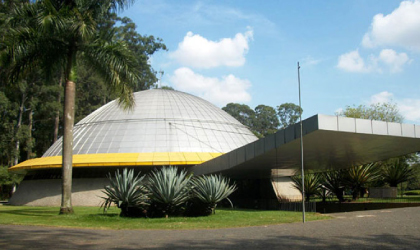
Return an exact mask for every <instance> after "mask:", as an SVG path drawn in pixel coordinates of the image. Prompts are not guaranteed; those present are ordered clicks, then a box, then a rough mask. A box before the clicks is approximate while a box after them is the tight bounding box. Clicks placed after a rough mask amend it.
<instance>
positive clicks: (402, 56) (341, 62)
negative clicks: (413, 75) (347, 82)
mask: <svg viewBox="0 0 420 250" xmlns="http://www.w3.org/2000/svg"><path fill="white" fill-rule="evenodd" d="M411 62H412V60H411V59H410V58H409V57H408V56H407V54H406V53H397V52H396V51H395V50H392V49H383V50H382V51H381V52H380V53H379V56H375V55H373V54H371V55H370V56H369V57H368V60H367V63H365V60H364V59H363V58H362V57H361V56H360V54H359V51H358V50H354V51H351V52H349V53H346V54H343V55H341V56H340V57H339V58H338V64H337V67H338V68H340V69H342V70H344V71H348V72H357V73H367V72H378V73H382V72H383V71H384V69H383V67H384V66H385V68H387V69H388V70H389V72H391V73H398V72H401V71H403V66H404V65H406V64H409V63H411Z"/></svg>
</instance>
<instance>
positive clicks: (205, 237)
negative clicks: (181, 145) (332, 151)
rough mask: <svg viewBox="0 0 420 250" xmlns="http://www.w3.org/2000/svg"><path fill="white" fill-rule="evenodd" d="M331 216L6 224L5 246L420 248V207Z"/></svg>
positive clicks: (2, 229) (1, 243) (1, 237)
mask: <svg viewBox="0 0 420 250" xmlns="http://www.w3.org/2000/svg"><path fill="white" fill-rule="evenodd" d="M332 216H334V217H335V218H334V219H332V220H327V221H313V222H307V223H305V224H303V223H292V224H282V225H275V226H261V227H247V228H230V229H215V230H214V229H213V230H90V229H67V228H53V227H39V226H4V225H0V249H5V250H6V249H115V250H117V249H241V250H243V249H265V250H269V249H381V250H387V249H420V207H413V208H399V209H389V210H374V211H361V212H351V213H339V214H332Z"/></svg>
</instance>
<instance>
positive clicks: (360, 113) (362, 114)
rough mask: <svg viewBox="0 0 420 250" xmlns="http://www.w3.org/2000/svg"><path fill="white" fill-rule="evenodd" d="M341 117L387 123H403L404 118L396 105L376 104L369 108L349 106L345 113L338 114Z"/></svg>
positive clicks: (390, 103)
mask: <svg viewBox="0 0 420 250" xmlns="http://www.w3.org/2000/svg"><path fill="white" fill-rule="evenodd" d="M337 115H339V116H345V117H352V118H361V119H370V120H378V121H386V122H403V121H404V117H403V116H402V115H401V114H400V113H399V110H398V107H397V105H396V104H395V103H392V102H387V103H374V104H370V105H369V106H366V105H359V106H355V105H353V106H347V107H346V108H345V109H344V110H343V111H340V112H338V113H337Z"/></svg>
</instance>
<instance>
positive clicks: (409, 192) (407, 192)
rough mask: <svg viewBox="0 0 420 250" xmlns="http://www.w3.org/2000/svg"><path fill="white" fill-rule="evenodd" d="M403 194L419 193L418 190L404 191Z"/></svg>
mask: <svg viewBox="0 0 420 250" xmlns="http://www.w3.org/2000/svg"><path fill="white" fill-rule="evenodd" d="M404 194H405V195H420V190H410V191H405V192H404Z"/></svg>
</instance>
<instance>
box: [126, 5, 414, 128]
mask: <svg viewBox="0 0 420 250" xmlns="http://www.w3.org/2000/svg"><path fill="white" fill-rule="evenodd" d="M121 15H122V16H128V17H129V18H131V19H132V20H133V21H134V22H135V23H136V25H137V31H138V32H139V33H140V34H143V35H153V36H155V37H159V38H161V39H163V42H164V43H165V44H166V46H167V48H168V50H167V51H161V52H158V53H156V54H154V55H153V56H152V57H151V58H150V63H151V64H152V66H153V68H154V69H155V70H156V71H163V72H164V73H163V75H162V76H161V77H160V85H165V86H171V87H173V88H174V89H176V90H180V91H183V92H187V93H191V94H193V95H196V96H199V97H202V98H204V99H206V100H207V101H210V102H212V103H213V104H215V105H216V106H218V107H223V106H225V105H226V104H227V103H230V102H235V103H241V104H246V105H248V106H250V107H251V108H255V107H256V106H258V105H260V104H264V105H268V106H272V107H274V108H275V107H277V106H279V105H281V104H282V103H286V102H293V103H295V104H298V103H299V91H298V71H297V63H298V62H299V63H300V80H301V93H302V95H301V96H302V108H303V110H304V113H303V118H306V117H310V116H312V115H315V114H327V115H334V114H336V112H338V111H340V110H342V109H344V108H346V107H347V106H353V105H370V104H372V103H382V102H392V103H395V104H396V105H397V106H398V108H399V111H400V113H401V114H402V115H403V116H404V117H405V122H406V123H414V124H420V85H419V76H420V0H410V1H393V0H388V1H383V0H369V1H365V0H352V1H350V0H348V1H336V0H329V1H327V0H323V1H311V0H306V1H304V0H301V1H275V0H265V1H244V0H227V1H194V0H191V1H182V0H178V1H170V0H167V1H166V0H141V1H136V2H135V4H134V5H133V6H131V7H130V8H129V9H127V10H125V11H124V12H123V13H121Z"/></svg>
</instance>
